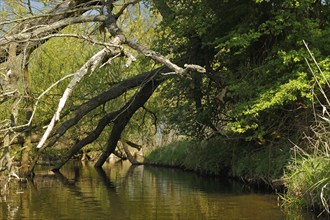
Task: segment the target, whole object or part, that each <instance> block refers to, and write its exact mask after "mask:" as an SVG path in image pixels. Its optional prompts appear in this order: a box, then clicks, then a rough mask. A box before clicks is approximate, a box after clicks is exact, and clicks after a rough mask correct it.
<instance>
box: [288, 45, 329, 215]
mask: <svg viewBox="0 0 330 220" xmlns="http://www.w3.org/2000/svg"><path fill="white" fill-rule="evenodd" d="M304 44H305V46H306V49H307V51H308V52H309V55H310V56H311V58H312V60H313V63H314V69H316V70H317V72H315V71H314V69H313V67H312V66H311V64H310V63H309V62H308V61H307V59H306V62H307V64H308V67H309V69H310V71H311V73H312V74H313V79H314V81H315V85H316V92H315V91H314V90H313V94H314V98H315V100H316V102H315V103H313V104H314V105H315V106H314V108H313V112H314V116H315V125H314V126H312V127H311V130H312V131H313V135H312V136H310V137H307V138H306V139H307V140H308V143H309V148H308V149H306V150H303V149H301V148H299V147H298V146H295V147H294V151H293V153H294V156H293V160H292V162H291V163H290V164H289V165H288V166H287V172H286V174H285V175H284V179H285V180H286V186H287V194H286V195H284V196H283V200H284V205H285V206H286V207H289V208H290V207H299V208H301V207H305V208H312V209H319V210H321V211H322V212H327V213H328V214H330V210H329V209H330V208H329V206H330V155H329V153H330V147H329V140H330V114H329V111H328V109H329V108H330V101H329V99H328V97H327V92H326V91H327V90H328V91H329V89H330V83H329V80H328V77H327V75H328V76H329V74H330V73H329V72H327V73H324V72H323V71H322V70H321V68H320V66H319V65H318V63H317V62H316V59H315V57H314V56H313V54H312V53H311V51H310V49H309V48H308V46H307V44H306V43H305V42H304ZM323 88H326V89H323ZM317 109H321V110H317Z"/></svg>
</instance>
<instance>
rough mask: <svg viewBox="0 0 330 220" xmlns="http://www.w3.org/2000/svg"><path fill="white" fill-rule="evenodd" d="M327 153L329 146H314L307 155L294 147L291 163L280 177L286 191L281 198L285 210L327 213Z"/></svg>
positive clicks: (329, 164)
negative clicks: (283, 180)
mask: <svg viewBox="0 0 330 220" xmlns="http://www.w3.org/2000/svg"><path fill="white" fill-rule="evenodd" d="M318 143H327V142H322V141H321V142H318ZM312 149H313V151H312ZM329 153H330V148H329V146H328V144H325V145H321V146H315V145H314V146H313V148H311V149H309V151H304V150H302V149H300V148H299V147H295V152H294V155H293V158H292V161H291V162H290V163H289V164H288V165H287V169H286V172H285V174H284V177H283V178H284V179H285V183H286V188H287V192H286V194H285V195H283V201H284V207H287V208H291V209H292V208H294V209H302V208H304V209H309V210H316V211H317V212H319V213H322V212H324V213H330V210H329V204H330V155H329Z"/></svg>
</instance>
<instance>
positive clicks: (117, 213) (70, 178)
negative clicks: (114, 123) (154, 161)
mask: <svg viewBox="0 0 330 220" xmlns="http://www.w3.org/2000/svg"><path fill="white" fill-rule="evenodd" d="M10 184H11V185H10V190H9V191H6V192H5V193H2V194H1V195H0V199H1V200H0V211H1V212H0V219H125V220H126V219H229V220H230V219H286V218H285V216H284V215H283V213H282V212H281V211H280V210H279V208H278V207H277V204H276V199H275V198H274V196H272V195H264V194H260V193H254V192H252V191H251V190H250V189H248V188H246V187H245V186H244V185H242V184H239V183H236V182H228V181H222V180H220V179H219V178H210V177H208V178H206V177H201V176H198V175H195V174H193V173H187V172H182V171H179V170H174V169H164V168H153V167H144V166H138V167H135V166H130V165H129V164H128V163H116V164H112V166H111V167H110V166H105V167H104V169H94V168H93V167H92V165H90V164H88V163H87V164H81V163H72V164H70V165H68V166H65V167H64V169H63V171H62V173H57V174H52V173H48V172H47V171H45V169H44V168H40V169H39V170H37V175H36V177H35V178H34V179H33V181H29V182H28V183H21V184H19V183H16V182H11V183H10ZM301 219H303V218H301ZM306 219H307V218H306ZM308 219H310V218H308Z"/></svg>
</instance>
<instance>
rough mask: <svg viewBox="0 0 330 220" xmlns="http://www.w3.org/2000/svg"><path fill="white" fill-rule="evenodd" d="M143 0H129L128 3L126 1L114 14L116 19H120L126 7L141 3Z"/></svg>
mask: <svg viewBox="0 0 330 220" xmlns="http://www.w3.org/2000/svg"><path fill="white" fill-rule="evenodd" d="M140 1H141V0H134V1H132V2H127V3H124V4H123V5H122V7H121V8H120V10H119V11H118V12H117V13H116V14H115V15H114V17H115V19H118V18H119V17H120V15H122V14H123V12H124V11H125V9H126V8H127V7H128V6H130V5H135V4H137V3H139V2H140Z"/></svg>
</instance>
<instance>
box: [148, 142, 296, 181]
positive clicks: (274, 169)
mask: <svg viewBox="0 0 330 220" xmlns="http://www.w3.org/2000/svg"><path fill="white" fill-rule="evenodd" d="M289 151H290V149H289V148H288V147H270V146H269V147H264V146H252V145H251V146H246V145H244V144H243V143H240V142H239V141H230V142H228V141H225V140H223V139H222V138H213V139H210V140H208V141H202V142H196V141H189V140H184V141H179V142H175V143H172V144H169V145H167V146H163V147H160V148H156V149H155V150H153V151H151V152H150V153H149V154H147V155H146V157H145V160H144V162H145V163H146V164H153V165H161V166H174V167H180V168H182V169H186V170H192V171H195V172H198V173H201V174H207V175H220V176H228V177H233V178H238V179H241V180H243V181H245V182H248V183H251V184H260V183H261V184H266V185H268V186H273V180H278V179H280V178H281V177H282V176H283V168H284V167H285V166H286V164H287V163H288V160H289V159H290V153H289Z"/></svg>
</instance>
